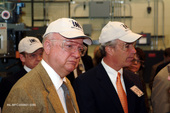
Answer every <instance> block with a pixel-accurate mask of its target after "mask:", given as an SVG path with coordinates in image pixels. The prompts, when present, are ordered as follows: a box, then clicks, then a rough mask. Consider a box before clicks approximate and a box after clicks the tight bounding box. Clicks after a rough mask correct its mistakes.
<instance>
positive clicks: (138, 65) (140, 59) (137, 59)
mask: <svg viewBox="0 0 170 113" xmlns="http://www.w3.org/2000/svg"><path fill="white" fill-rule="evenodd" d="M135 49H136V54H135V56H134V59H133V60H132V64H131V65H130V66H128V67H125V69H128V70H130V71H132V72H133V73H135V74H136V75H138V76H139V77H140V79H141V82H142V84H143V88H144V93H145V104H146V107H147V111H148V113H149V112H150V105H149V102H148V96H147V92H146V84H145V81H144V79H143V71H144V67H145V66H144V62H145V53H144V51H143V50H142V49H141V48H139V47H137V48H135Z"/></svg>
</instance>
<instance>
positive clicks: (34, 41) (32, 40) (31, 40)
mask: <svg viewBox="0 0 170 113" xmlns="http://www.w3.org/2000/svg"><path fill="white" fill-rule="evenodd" d="M29 41H30V42H31V44H33V43H38V42H37V40H35V39H29Z"/></svg>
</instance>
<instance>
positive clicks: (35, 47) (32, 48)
mask: <svg viewBox="0 0 170 113" xmlns="http://www.w3.org/2000/svg"><path fill="white" fill-rule="evenodd" d="M40 48H43V46H42V45H40V44H39V45H35V46H33V47H31V48H29V49H27V50H25V52H27V53H34V52H35V51H36V50H38V49H40Z"/></svg>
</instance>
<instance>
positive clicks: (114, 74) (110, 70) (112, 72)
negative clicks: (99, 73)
mask: <svg viewBox="0 0 170 113" xmlns="http://www.w3.org/2000/svg"><path fill="white" fill-rule="evenodd" d="M101 63H102V65H103V67H104V68H105V70H106V72H107V74H108V76H109V78H110V80H111V82H112V84H113V86H114V88H115V90H116V91H117V87H116V80H117V75H118V72H119V73H120V74H121V75H123V68H121V69H120V70H119V71H116V70H114V69H113V68H111V67H110V66H108V65H107V64H106V63H105V62H104V61H103V59H102V61H101ZM120 79H121V83H122V86H123V89H124V91H125V93H126V88H125V83H124V80H123V76H120Z"/></svg>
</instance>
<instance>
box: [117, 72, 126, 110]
mask: <svg viewBox="0 0 170 113" xmlns="http://www.w3.org/2000/svg"><path fill="white" fill-rule="evenodd" d="M120 76H121V74H120V73H119V72H118V75H117V81H116V87H117V93H118V96H119V99H120V102H121V104H122V107H123V110H124V113H128V104H127V97H126V93H125V91H124V89H123V87H122V83H121V79H120Z"/></svg>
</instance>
